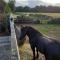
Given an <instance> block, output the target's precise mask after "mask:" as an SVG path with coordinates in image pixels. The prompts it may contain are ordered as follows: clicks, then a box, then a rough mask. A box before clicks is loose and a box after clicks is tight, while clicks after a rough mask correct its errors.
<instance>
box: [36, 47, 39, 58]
mask: <svg viewBox="0 0 60 60" xmlns="http://www.w3.org/2000/svg"><path fill="white" fill-rule="evenodd" d="M36 51H37V56H36V58H38V57H39V53H38V49H37V48H36Z"/></svg>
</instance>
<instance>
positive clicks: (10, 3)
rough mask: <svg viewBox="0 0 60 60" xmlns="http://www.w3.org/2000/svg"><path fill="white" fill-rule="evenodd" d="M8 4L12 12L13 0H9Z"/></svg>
mask: <svg viewBox="0 0 60 60" xmlns="http://www.w3.org/2000/svg"><path fill="white" fill-rule="evenodd" d="M8 5H9V7H10V9H11V11H12V12H14V9H15V8H14V7H15V0H9V2H8Z"/></svg>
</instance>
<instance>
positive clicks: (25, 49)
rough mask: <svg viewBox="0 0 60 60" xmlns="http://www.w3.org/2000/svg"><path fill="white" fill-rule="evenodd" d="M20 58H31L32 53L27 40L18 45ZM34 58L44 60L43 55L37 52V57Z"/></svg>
mask: <svg viewBox="0 0 60 60" xmlns="http://www.w3.org/2000/svg"><path fill="white" fill-rule="evenodd" d="M19 51H20V59H21V60H32V58H33V54H32V50H31V47H30V44H29V42H28V41H25V43H24V44H23V46H21V47H19ZM36 60H45V58H44V55H42V54H41V53H40V52H39V58H38V59H36Z"/></svg>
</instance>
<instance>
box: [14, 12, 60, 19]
mask: <svg viewBox="0 0 60 60" xmlns="http://www.w3.org/2000/svg"><path fill="white" fill-rule="evenodd" d="M15 14H17V15H23V14H38V15H39V14H42V15H47V16H51V17H55V18H60V13H29V12H27V13H25V12H16V13H15Z"/></svg>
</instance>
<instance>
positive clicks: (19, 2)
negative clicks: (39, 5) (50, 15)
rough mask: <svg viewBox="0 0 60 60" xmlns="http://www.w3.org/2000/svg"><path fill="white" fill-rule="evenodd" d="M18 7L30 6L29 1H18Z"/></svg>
mask: <svg viewBox="0 0 60 60" xmlns="http://www.w3.org/2000/svg"><path fill="white" fill-rule="evenodd" d="M15 5H16V6H26V5H28V0H16V4H15Z"/></svg>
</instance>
